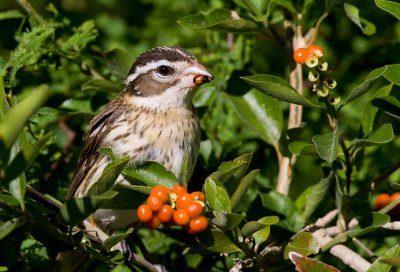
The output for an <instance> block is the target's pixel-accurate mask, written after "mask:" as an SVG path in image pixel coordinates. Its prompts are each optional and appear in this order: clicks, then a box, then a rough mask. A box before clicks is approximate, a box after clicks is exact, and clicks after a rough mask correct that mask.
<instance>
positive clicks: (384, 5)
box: [375, 0, 400, 20]
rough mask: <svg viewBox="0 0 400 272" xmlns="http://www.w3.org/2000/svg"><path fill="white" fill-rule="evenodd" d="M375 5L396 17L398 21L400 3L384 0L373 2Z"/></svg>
mask: <svg viewBox="0 0 400 272" xmlns="http://www.w3.org/2000/svg"><path fill="white" fill-rule="evenodd" d="M375 4H376V5H377V6H378V7H379V8H381V9H383V10H384V11H386V12H388V13H390V14H391V15H393V16H394V17H396V19H397V20H400V3H396V2H393V1H386V0H375Z"/></svg>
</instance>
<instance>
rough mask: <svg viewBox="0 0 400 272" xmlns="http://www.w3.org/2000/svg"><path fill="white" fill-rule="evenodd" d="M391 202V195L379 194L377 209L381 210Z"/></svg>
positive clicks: (376, 203) (376, 202) (376, 200)
mask: <svg viewBox="0 0 400 272" xmlns="http://www.w3.org/2000/svg"><path fill="white" fill-rule="evenodd" d="M390 202H391V199H390V195H388V194H386V193H382V194H379V195H378V197H377V198H376V199H375V208H376V209H377V210H380V209H382V208H384V207H385V206H386V205H388V204H389V203H390Z"/></svg>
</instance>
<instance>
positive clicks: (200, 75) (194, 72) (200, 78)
mask: <svg viewBox="0 0 400 272" xmlns="http://www.w3.org/2000/svg"><path fill="white" fill-rule="evenodd" d="M184 75H185V77H187V76H190V78H191V80H192V82H191V85H192V86H191V87H196V86H200V85H202V84H204V83H207V82H210V81H211V80H213V79H214V76H213V75H212V74H211V73H210V72H209V71H208V70H207V69H206V68H205V67H204V66H203V65H201V64H200V63H197V62H193V65H191V66H189V67H188V68H186V69H185V71H184Z"/></svg>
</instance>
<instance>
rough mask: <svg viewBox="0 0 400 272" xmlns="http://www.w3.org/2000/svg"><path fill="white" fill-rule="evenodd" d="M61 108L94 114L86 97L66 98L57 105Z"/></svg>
mask: <svg viewBox="0 0 400 272" xmlns="http://www.w3.org/2000/svg"><path fill="white" fill-rule="evenodd" d="M59 108H60V109H62V110H67V111H71V112H73V113H74V114H76V113H88V114H90V115H94V114H95V112H94V111H93V110H92V105H91V103H90V100H87V99H74V98H71V99H67V100H65V101H64V102H63V103H62V104H61V105H60V107H59Z"/></svg>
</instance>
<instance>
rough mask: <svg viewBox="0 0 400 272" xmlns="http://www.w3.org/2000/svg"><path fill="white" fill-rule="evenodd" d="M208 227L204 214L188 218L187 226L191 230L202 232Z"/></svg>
mask: <svg viewBox="0 0 400 272" xmlns="http://www.w3.org/2000/svg"><path fill="white" fill-rule="evenodd" d="M207 227H208V220H207V218H205V217H204V216H199V217H197V218H194V219H192V220H190V222H189V228H190V229H191V230H192V231H193V232H202V231H204V230H205V229H206V228H207Z"/></svg>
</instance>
